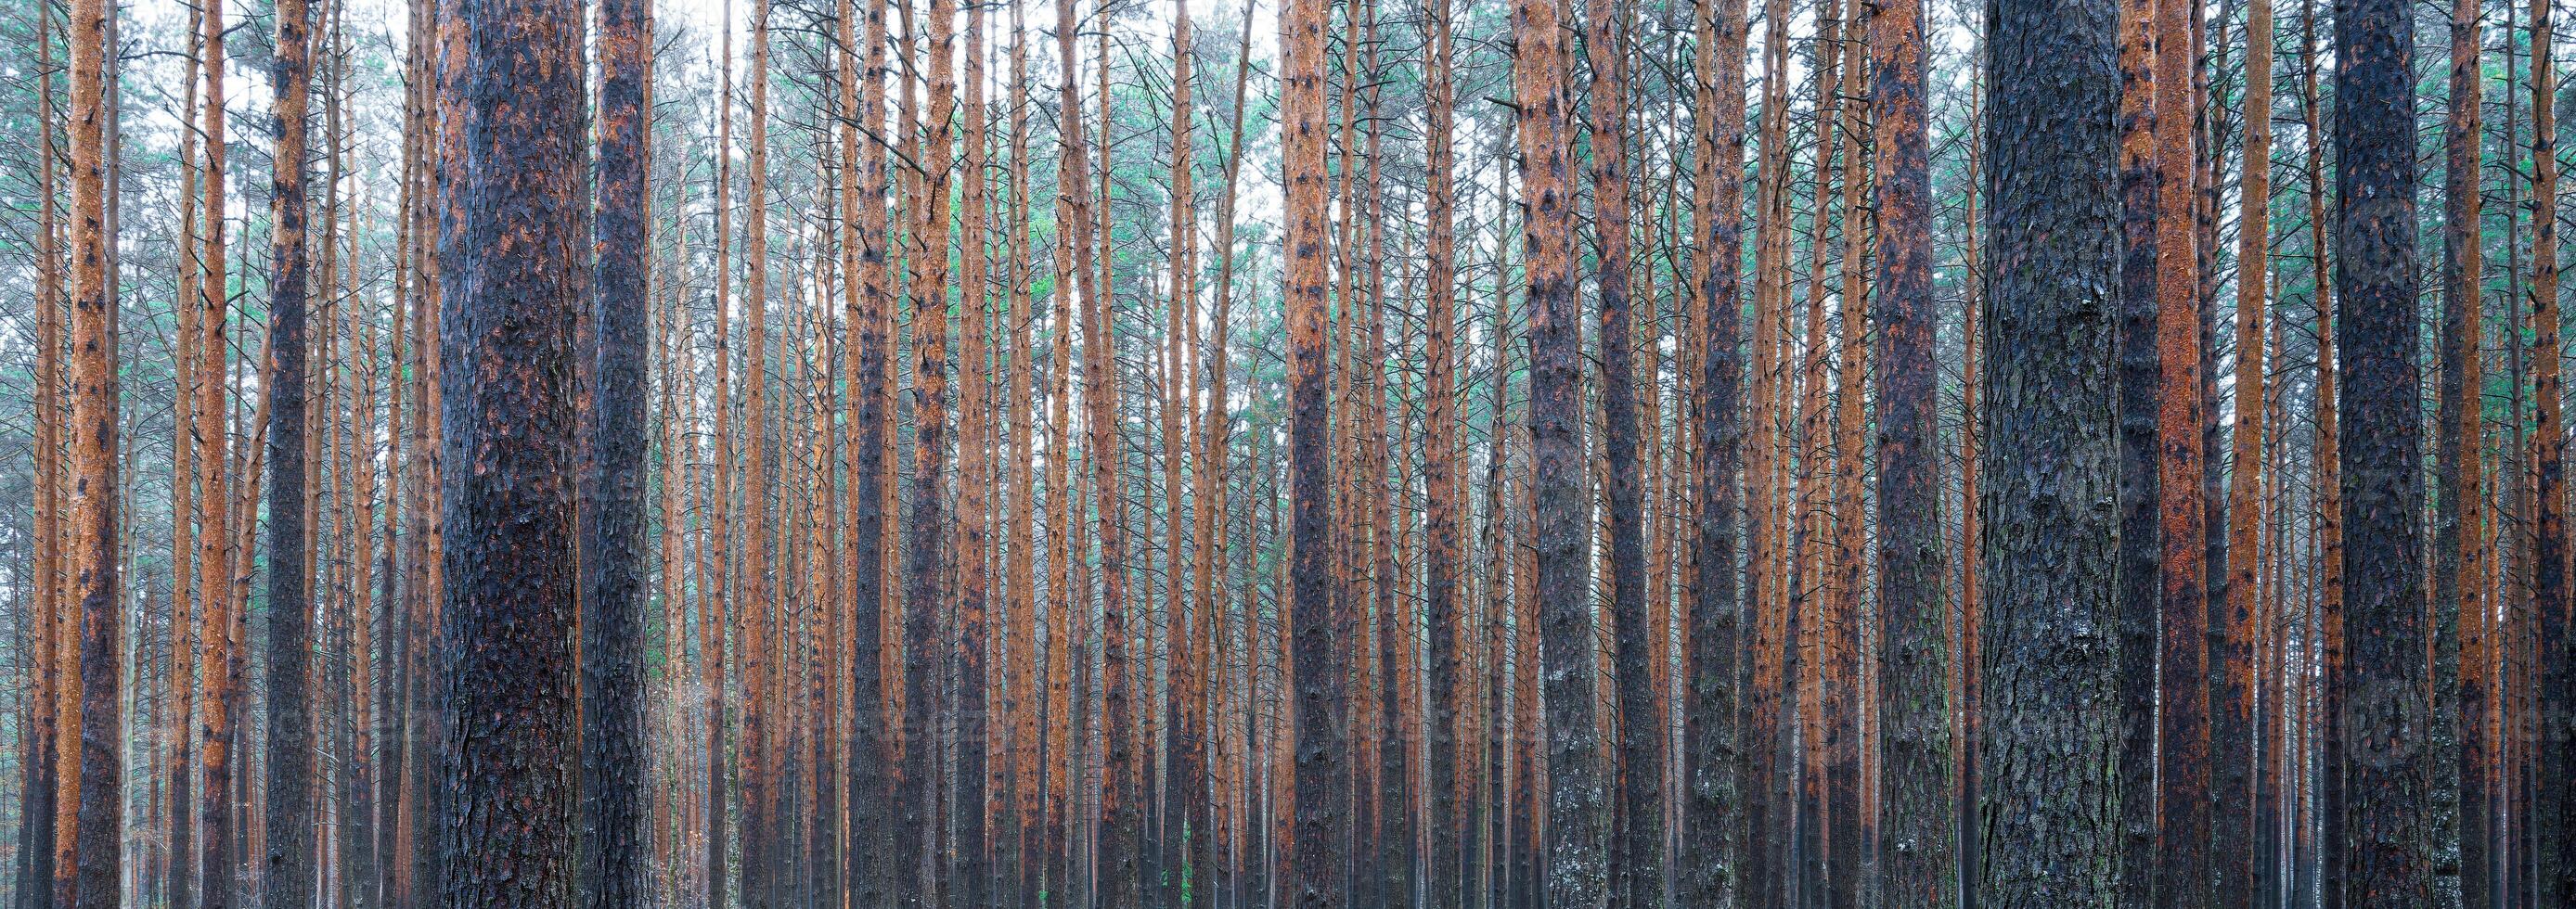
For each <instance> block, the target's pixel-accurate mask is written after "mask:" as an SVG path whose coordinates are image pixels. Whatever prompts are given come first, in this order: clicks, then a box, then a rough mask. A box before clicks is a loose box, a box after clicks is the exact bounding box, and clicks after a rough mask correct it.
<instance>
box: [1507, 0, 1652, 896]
mask: <svg viewBox="0 0 2576 909" xmlns="http://www.w3.org/2000/svg"><path fill="white" fill-rule="evenodd" d="M1589 7H1590V8H1589V16H1590V20H1591V28H1592V31H1591V33H1590V36H1591V38H1590V40H1588V41H1586V42H1585V43H1584V55H1585V57H1586V59H1587V60H1588V61H1589V62H1590V64H1591V68H1592V103H1591V105H1590V110H1589V112H1590V120H1591V123H1590V124H1589V126H1590V127H1591V134H1592V155H1591V164H1592V168H1591V169H1592V173H1591V175H1590V176H1591V180H1592V200H1593V233H1594V235H1595V236H1596V237H1597V238H1598V239H1599V242H1600V248H1599V259H1598V265H1597V266H1596V268H1595V271H1594V275H1593V277H1594V282H1593V284H1594V288H1595V289H1596V291H1597V292H1598V293H1599V294H1600V295H1601V311H1600V317H1601V323H1600V324H1601V409H1602V415H1603V422H1604V424H1605V425H1604V428H1603V430H1602V439H1601V456H1602V459H1603V466H1604V468H1605V470H1604V472H1603V474H1602V476H1601V489H1602V495H1603V498H1605V499H1606V500H1607V501H1606V502H1605V503H1604V504H1605V507H1606V510H1607V511H1608V512H1609V514H1608V515H1607V518H1608V520H1607V522H1606V525H1605V529H1606V530H1607V532H1608V535H1609V547H1610V622H1611V630H1612V636H1613V638H1614V639H1615V640H1616V643H1615V645H1614V646H1613V647H1612V649H1613V650H1614V651H1615V652H1616V653H1617V663H1616V668H1615V674H1616V676H1617V679H1616V683H1617V687H1618V695H1619V700H1618V706H1619V743H1618V754H1617V758H1616V759H1617V761H1618V765H1617V771H1616V776H1617V778H1618V780H1619V792H1618V801H1617V802H1616V805H1617V808H1616V810H1615V811H1613V812H1611V814H1612V817H1613V818H1614V823H1615V824H1616V825H1617V828H1618V829H1617V831H1616V835H1615V836H1614V837H1613V838H1612V841H1611V844H1610V850H1611V853H1610V865H1609V867H1610V873H1611V877H1612V880H1611V882H1610V892H1611V894H1612V897H1611V898H1612V899H1613V900H1614V901H1615V902H1617V903H1619V904H1620V905H1623V906H1627V907H1630V909H1649V907H1654V906H1660V905H1662V903H1663V895H1664V875H1663V845H1664V836H1663V826H1664V825H1663V821H1664V805H1663V802H1664V798H1663V795H1664V769H1663V768H1664V760H1665V757H1664V755H1665V749H1664V727H1665V726H1666V725H1667V720H1666V719H1665V718H1664V716H1663V713H1662V711H1661V710H1660V709H1659V706H1660V700H1659V699H1658V698H1656V697H1655V688H1654V667H1653V665H1652V663H1653V661H1652V659H1651V657H1650V655H1651V654H1652V653H1653V652H1654V651H1653V649H1652V639H1653V637H1654V636H1655V635H1658V634H1661V633H1662V632H1661V631H1659V630H1654V629H1651V628H1650V626H1649V624H1648V622H1647V617H1646V538H1645V519H1644V515H1643V503H1644V492H1643V490H1642V489H1641V488H1640V486H1641V485H1642V482H1643V478H1642V477H1640V476H1639V473H1640V472H1641V471H1642V470H1643V464H1644V459H1643V458H1642V457H1641V455H1640V453H1639V452H1638V450H1637V367H1636V359H1637V357H1636V348H1635V342H1634V341H1633V340H1631V339H1630V337H1629V332H1630V330H1631V327H1632V326H1634V325H1635V324H1636V320H1637V316H1636V311H1635V309H1634V307H1633V304H1631V303H1630V302H1629V294H1630V286H1631V284H1632V283H1633V268H1632V265H1631V262H1630V259H1631V257H1632V256H1633V255H1634V254H1635V253H1634V249H1633V244H1632V243H1631V241H1630V237H1629V224H1628V221H1629V203H1628V196H1629V193H1628V161H1627V141H1628V136H1627V132H1628V97H1627V95H1628V60H1627V55H1628V24H1627V17H1628V15H1629V13H1630V10H1629V8H1628V6H1627V5H1626V4H1625V3H1622V2H1620V0H1589ZM1650 302H1651V300H1650ZM1538 337H1540V338H1545V337H1546V335H1544V334H1541V335H1539V336H1538ZM1577 375H1578V376H1579V375H1580V373H1577ZM1578 381H1579V380H1578ZM1578 387H1579V386H1578ZM1577 463H1580V462H1579V461H1578V462H1577Z"/></svg>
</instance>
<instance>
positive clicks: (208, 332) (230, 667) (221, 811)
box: [177, 4, 242, 909]
mask: <svg viewBox="0 0 2576 909" xmlns="http://www.w3.org/2000/svg"><path fill="white" fill-rule="evenodd" d="M201 24H202V25H203V26H204V31H203V32H202V34H201V37H200V41H201V43H202V47H203V49H202V50H201V51H200V53H201V54H203V55H204V57H205V59H206V60H207V61H208V62H207V66H206V91H205V97H204V108H203V112H202V113H201V115H200V122H201V123H202V127H201V128H202V129H203V130H204V132H205V134H206V136H207V142H206V166H205V179H204V184H203V185H202V186H201V187H200V189H201V190H202V191H203V192H204V194H205V200H204V202H203V203H202V205H201V206H200V208H199V212H200V213H201V214H202V215H203V216H204V217H205V219H206V224H205V229H204V230H203V231H202V232H201V233H200V234H199V235H198V239H199V242H200V243H201V244H202V247H201V249H202V251H201V252H200V253H198V258H197V264H198V268H199V273H198V276H197V286H196V295H197V296H196V300H195V305H196V306H197V307H199V309H200V312H201V314H200V315H199V316H198V331H199V332H200V333H201V336H202V337H203V338H204V339H205V341H206V343H205V345H204V346H203V347H201V348H200V349H199V352H198V354H197V356H198V362H197V375H198V377H199V381H198V383H197V388H196V394H197V406H196V409H195V417H196V420H195V424H194V426H193V427H192V428H191V430H190V431H191V432H192V433H193V434H194V436H195V444H196V449H197V450H196V468H197V489H198V493H197V494H198V496H199V498H200V499H201V500H202V502H201V504H200V506H199V511H198V519H199V522H200V530H199V532H198V534H197V565H196V569H197V577H196V579H195V580H196V584H197V596H198V599H199V603H198V614H199V615H200V617H201V618H200V624H199V626H198V631H197V637H198V640H199V642H200V643H201V645H202V646H203V648H204V650H203V652H202V654H201V655H200V656H199V663H200V664H201V665H202V666H203V667H204V676H205V680H204V682H202V683H201V684H202V685H203V687H204V692H205V695H204V699H203V707H202V708H201V709H200V710H199V712H198V717H199V719H198V723H199V728H198V740H199V745H198V752H197V757H198V764H199V767H200V768H201V769H199V770H196V771H186V770H183V771H182V772H196V773H198V774H200V776H199V782H198V789H199V799H200V800H199V802H198V808H197V811H198V817H197V818H192V819H190V820H189V821H188V823H191V824H195V825H197V826H200V827H202V833H203V840H202V843H203V846H202V850H203V852H202V855H201V856H200V857H199V859H198V860H197V865H196V867H195V870H196V871H197V875H196V876H195V877H194V878H193V879H188V878H183V879H182V880H180V881H178V882H177V886H178V887H179V889H180V890H182V891H186V890H188V889H190V888H191V887H193V888H194V889H195V891H196V897H197V905H198V906H200V907H202V909H231V907H232V905H233V902H232V899H233V882H234V878H233V869H235V868H237V867H239V866H240V862H241V860H240V857H239V856H238V855H235V854H234V853H233V851H232V829H233V818H234V817H235V816H236V814H237V812H236V811H235V809H234V807H233V806H232V805H231V803H230V800H229V799H226V798H224V797H223V795H222V793H223V792H224V791H225V782H226V781H227V780H228V779H229V778H230V777H231V774H232V749H233V735H234V733H233V715H234V711H236V710H237V709H239V706H240V699H241V696H240V685H241V681H240V679H241V674H242V657H241V649H240V644H241V642H240V641H238V640H235V639H234V637H233V625H234V611H235V610H236V609H237V608H238V606H237V601H236V600H235V599H234V598H233V596H232V586H233V585H232V563H233V557H232V545H231V544H232V538H233V534H234V530H233V521H232V509H231V498H232V496H231V493H230V491H229V487H230V485H231V482H232V478H231V474H230V470H229V468H230V467H231V458H230V455H229V454H228V453H227V449H228V448H229V445H230V441H231V439H230V435H229V432H228V429H227V427H226V425H225V424H226V422H227V421H226V420H225V419H224V411H225V409H226V405H225V403H224V386H225V384H226V383H224V382H222V381H220V377H222V376H224V375H225V374H226V373H227V372H229V369H228V363H229V358H228V357H227V356H226V344H225V343H224V342H225V333H224V324H225V319H226V317H227V316H228V315H229V313H230V302H229V297H228V293H229V289H228V284H227V281H226V278H225V269H224V265H225V263H224V256H225V251H224V206H225V202H224V199H225V186H224V184H225V176H226V175H225V171H224V160H225V151H226V147H225V142H224V141H223V137H224V68H225V57H224V26H223V9H222V7H221V5H220V4H209V5H208V6H207V7H206V15H205V18H204V20H203V21H202V23H201Z"/></svg>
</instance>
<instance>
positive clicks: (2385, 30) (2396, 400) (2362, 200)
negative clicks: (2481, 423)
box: [2328, 0, 2432, 909]
mask: <svg viewBox="0 0 2576 909" xmlns="http://www.w3.org/2000/svg"><path fill="white" fill-rule="evenodd" d="M2334 27H2335V48H2334V50H2335V73H2334V98H2335V108H2334V112H2335V122H2334V125H2333V127H2332V130H2333V137H2334V152H2335V162H2336V168H2335V188H2336V190H2337V192H2336V198H2335V213H2334V215H2335V220H2334V231H2335V252H2336V254H2337V255H2336V259H2335V263H2334V265H2335V286H2336V287H2337V289H2338V290H2340V291H2341V292H2342V299H2341V303H2342V313H2341V317H2340V318H2339V319H2338V320H2337V324H2336V325H2335V333H2336V337H2335V346H2336V348H2337V349H2338V352H2339V353H2340V354H2341V356H2342V361H2341V362H2340V363H2338V364H2337V365H2338V366H2339V367H2340V368H2341V369H2342V375H2341V377H2340V378H2341V382H2340V383H2339V384H2340V385H2341V387H2342V388H2343V389H2344V391H2345V393H2346V394H2347V395H2348V396H2349V404H2348V406H2347V407H2346V408H2345V410H2344V416H2345V420H2344V422H2343V424H2342V426H2341V432H2342V440H2341V442H2342V444H2341V449H2342V450H2341V455H2342V472H2341V477H2340V485H2341V487H2342V493H2343V505H2344V514H2343V518H2344V525H2343V538H2344V553H2343V555H2344V563H2343V589H2344V595H2345V596H2346V598H2347V600H2346V602H2345V609H2346V610H2347V615H2346V616H2345V622H2344V638H2345V640H2344V642H2343V645H2344V653H2345V655H2346V658H2347V659H2348V661H2349V665H2347V666H2345V667H2342V669H2343V670H2344V671H2342V672H2340V673H2335V674H2334V675H2333V676H2331V678H2333V679H2334V681H2333V684H2335V685H2337V686H2338V687H2339V688H2341V690H2342V695H2343V698H2344V703H2343V712H2342V716H2341V717H2339V718H2338V719H2339V723H2338V725H2337V726H2336V727H2335V729H2334V731H2333V733H2332V734H2333V735H2334V736H2336V737H2337V738H2339V739H2341V741H2342V746H2343V749H2344V754H2343V762H2342V763H2343V767H2342V771H2341V772H2342V776H2343V780H2344V786H2345V787H2346V793H2345V798H2346V811H2345V817H2344V820H2345V828H2344V831H2343V835H2342V836H2340V837H2332V838H2329V839H2328V843H2329V844H2330V845H2332V846H2334V847H2337V848H2341V849H2342V850H2343V851H2344V854H2345V858H2344V868H2343V874H2342V875H2341V878H2340V883H2341V885H2342V887H2343V888H2344V899H2345V904H2346V905H2350V906H2369V907H2392V909H2407V907H2415V906H2425V905H2429V904H2430V903H2431V900H2432V888H2431V874H2432V865H2431V861H2430V856H2429V855H2428V849H2427V846H2428V844H2427V842H2426V838H2427V836H2428V834H2429V830H2430V825H2429V820H2430V819H2429V817H2428V812H2427V810H2426V807H2425V803H2426V801H2427V800H2428V798H2429V796H2430V793H2429V792H2428V791H2427V786H2428V783H2429V781H2428V780H2427V779H2426V778H2425V776H2424V769H2425V767H2424V764H2425V760H2426V757H2425V746H2426V736H2428V735H2429V734H2430V732H2431V726H2430V720H2431V717H2430V716H2429V715H2428V713H2429V711H2428V707H2427V704H2426V703H2425V696H2426V689H2425V684H2426V681H2427V679H2426V665H2425V658H2426V651H2425V641H2426V638H2425V627H2424V626H2425V618H2424V613H2425V605H2424V568H2423V564H2422V563H2421V562H2420V561H2419V559H2420V558H2421V557H2422V556H2423V553H2424V547H2423V521H2422V517H2423V510H2424V499H2423V492H2424V478H2423V467H2422V462H2421V460H2420V459H2421V458H2422V455H2423V442H2422V438H2421V435H2422V430H2421V428H2420V424H2421V422H2422V415H2421V413H2420V412H2419V411H2420V407H2421V405H2420V403H2419V402H2420V401H2421V400H2422V399H2421V395H2422V394H2423V383H2422V381H2421V378H2420V377H2419V375H2418V367H2417V362H2418V357H2417V354H2418V352H2419V349H2420V348H2421V346H2422V344H2421V342H2420V339H2419V331H2418V328H2419V326H2418V324H2417V322H2416V311H2417V309H2418V306H2419V303H2418V299H2417V297H2418V294H2417V283H2418V281H2417V277H2416V271H2415V269H2416V265H2415V247H2416V238H2415V229H2416V226H2415V192H2414V191H2415V173H2416V164H2415V128H2414V124H2415V109H2414V100H2415V96H2414V91H2413V87H2412V84H2411V78H2412V76H2411V73H2412V69H2411V67H2412V63H2413V58H2414V36H2415V26H2414V18H2413V17H2412V16H2411V15H2410V8H2409V7H2408V5H2407V4H2405V3H2402V2H2396V0H2337V2H2336V3H2335V10H2334ZM2355 631H2360V632H2363V633H2360V634H2354V633H2352V632H2355Z"/></svg>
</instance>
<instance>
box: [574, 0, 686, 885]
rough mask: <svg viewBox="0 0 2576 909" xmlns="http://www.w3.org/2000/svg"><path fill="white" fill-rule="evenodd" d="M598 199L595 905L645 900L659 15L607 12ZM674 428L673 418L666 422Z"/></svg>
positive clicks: (587, 849) (591, 565)
mask: <svg viewBox="0 0 2576 909" xmlns="http://www.w3.org/2000/svg"><path fill="white" fill-rule="evenodd" d="M598 28H599V57H600V59H599V68H600V85H599V124H598V129H599V171H598V180H599V190H598V191H599V202H598V208H597V214H596V215H595V218H596V220H595V223H594V224H593V226H592V238H593V248H594V249H595V250H597V256H598V261H597V262H596V263H594V265H593V270H592V279H591V281H592V292H593V294H594V295H595V296H594V297H593V299H591V300H590V301H588V302H589V305H590V307H591V317H590V325H591V328H590V332H591V342H592V344H593V345H594V347H593V349H592V350H589V351H578V352H576V356H581V355H587V356H589V357H591V358H592V363H591V372H590V377H591V381H590V388H589V389H588V391H589V393H590V402H589V404H590V417H589V419H587V420H586V421H584V423H585V426H584V428H585V429H587V430H588V431H589V433H590V436H589V438H587V439H585V440H584V442H583V453H582V456H583V461H584V467H585V468H586V473H585V475H584V476H583V477H582V485H583V487H584V489H583V491H582V497H581V501H582V503H583V504H582V507H581V509H580V511H581V571H582V575H583V577H582V588H581V590H582V599H581V619H580V621H581V638H582V640H581V675H582V684H581V747H582V765H581V766H582V774H581V803H582V812H581V813H582V817H581V835H582V836H583V837H584V838H585V839H584V842H583V844H582V860H583V862H584V867H583V868H582V869H581V880H580V893H579V896H580V899H581V901H582V903H581V904H582V906H583V907H584V909H617V907H623V906H634V905H639V904H641V903H642V902H643V901H644V899H645V892H646V890H645V878H644V872H645V867H646V865H645V863H646V861H647V860H648V856H647V855H646V854H645V849H646V847H647V846H648V843H647V842H646V840H645V836H644V835H645V832H646V831H645V826H644V825H645V809H646V807H647V805H648V804H649V801H648V799H649V795H648V792H647V789H646V787H645V779H646V774H647V773H648V770H647V768H646V765H645V755H646V752H645V745H646V743H645V740H644V710H645V703H644V702H645V695H646V691H647V688H646V685H645V679H644V660H645V652H644V622H645V617H644V610H645V607H646V606H647V605H648V604H647V603H646V600H645V588H644V585H645V580H646V578H647V576H648V574H649V572H650V569H648V568H647V567H645V563H644V559H645V550H644V545H645V544H644V532H645V529H646V524H647V518H646V516H645V511H644V485H645V458H644V445H645V441H644V430H645V425H646V423H647V422H648V421H649V420H650V419H651V416H650V414H649V413H648V412H647V410H648V409H647V407H646V405H645V394H646V385H647V384H648V381H649V379H648V377H647V375H646V365H645V354H646V350H645V348H646V346H647V345H648V344H649V343H650V340H649V338H648V337H647V335H648V332H649V331H650V328H651V325H652V318H651V314H650V312H649V310H648V307H647V301H646V296H645V295H646V290H647V281H646V275H647V274H648V273H649V269H650V268H651V265H650V264H649V262H648V261H647V258H646V250H647V249H649V248H650V245H651V243H652V228H651V227H650V225H651V224H652V208H651V204H650V201H651V197H650V196H649V195H648V193H647V191H646V188H645V180H646V178H647V175H648V174H649V173H650V172H651V170H652V145H651V142H652V137H651V128H652V108H651V105H650V102H649V101H648V100H647V99H648V96H649V94H650V85H649V80H650V79H651V75H650V74H651V67H652V58H651V55H652V53H653V11H652V6H651V4H650V3H649V2H647V0H602V2H601V3H600V4H599V22H598ZM666 419H667V416H666Z"/></svg>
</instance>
